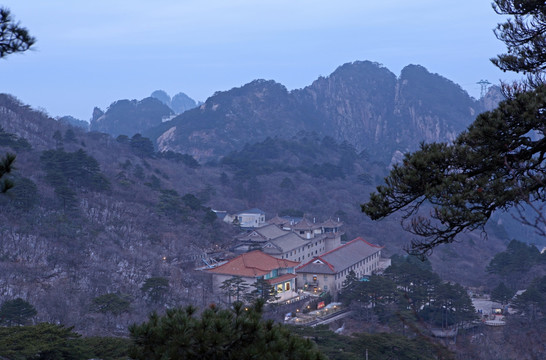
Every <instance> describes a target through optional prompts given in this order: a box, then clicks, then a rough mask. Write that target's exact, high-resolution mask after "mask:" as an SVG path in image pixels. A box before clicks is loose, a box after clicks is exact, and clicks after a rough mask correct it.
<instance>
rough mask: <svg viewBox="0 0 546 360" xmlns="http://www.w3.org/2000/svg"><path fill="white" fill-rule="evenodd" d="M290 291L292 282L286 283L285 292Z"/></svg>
mask: <svg viewBox="0 0 546 360" xmlns="http://www.w3.org/2000/svg"><path fill="white" fill-rule="evenodd" d="M289 290H290V281H288V282H285V283H284V291H289Z"/></svg>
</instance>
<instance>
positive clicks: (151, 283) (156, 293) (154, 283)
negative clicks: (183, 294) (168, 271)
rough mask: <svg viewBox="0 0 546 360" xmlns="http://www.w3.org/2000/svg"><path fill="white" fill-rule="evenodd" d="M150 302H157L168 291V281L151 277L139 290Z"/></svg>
mask: <svg viewBox="0 0 546 360" xmlns="http://www.w3.org/2000/svg"><path fill="white" fill-rule="evenodd" d="M140 290H142V292H143V293H144V294H146V296H147V297H148V299H149V300H150V301H151V302H154V303H157V302H159V301H160V300H161V299H162V298H163V297H164V296H165V294H167V292H168V291H169V280H168V279H166V278H164V277H151V278H148V279H146V281H144V285H142V287H141V288H140Z"/></svg>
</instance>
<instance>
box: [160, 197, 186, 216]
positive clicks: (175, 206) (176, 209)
mask: <svg viewBox="0 0 546 360" xmlns="http://www.w3.org/2000/svg"><path fill="white" fill-rule="evenodd" d="M158 208H159V211H160V212H161V213H162V214H164V215H167V216H169V217H171V218H173V219H174V218H175V217H176V216H178V215H181V214H182V198H181V197H180V195H179V194H178V193H177V192H176V190H161V194H160V195H159V204H158Z"/></svg>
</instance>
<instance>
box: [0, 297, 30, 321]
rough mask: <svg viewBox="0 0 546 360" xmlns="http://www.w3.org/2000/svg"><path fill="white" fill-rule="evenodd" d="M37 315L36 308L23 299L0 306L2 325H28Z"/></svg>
mask: <svg viewBox="0 0 546 360" xmlns="http://www.w3.org/2000/svg"><path fill="white" fill-rule="evenodd" d="M37 313H38V312H37V311H36V309H35V308H34V306H32V305H31V304H30V303H29V302H27V301H25V300H23V299H21V298H17V299H14V300H7V301H4V302H3V303H2V306H0V324H3V325H7V326H13V325H26V324H28V323H29V322H30V320H31V319H32V318H33V317H34V316H35V315H36V314H37Z"/></svg>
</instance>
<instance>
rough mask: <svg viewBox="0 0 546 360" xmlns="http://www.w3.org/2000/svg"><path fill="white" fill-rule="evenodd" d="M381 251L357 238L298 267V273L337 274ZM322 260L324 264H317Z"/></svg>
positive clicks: (378, 247) (379, 248)
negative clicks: (317, 261)
mask: <svg viewBox="0 0 546 360" xmlns="http://www.w3.org/2000/svg"><path fill="white" fill-rule="evenodd" d="M379 251H381V247H380V246H378V245H374V244H370V243H369V242H367V241H366V240H364V239H362V238H360V237H359V238H356V239H354V240H352V241H350V242H348V243H346V244H345V245H341V246H339V247H337V248H335V249H333V250H331V251H329V252H327V253H326V254H323V255H320V256H315V257H314V258H313V259H312V260H311V261H309V262H308V263H306V264H303V265H301V266H300V267H298V269H297V271H298V272H306V273H307V272H312V273H318V274H335V273H338V272H340V271H342V270H345V269H347V268H348V267H350V266H351V265H354V264H356V263H357V262H359V261H360V260H362V259H365V258H367V257H368V256H371V255H373V254H375V253H377V252H379ZM316 260H320V262H322V263H323V264H320V263H315V261H316Z"/></svg>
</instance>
